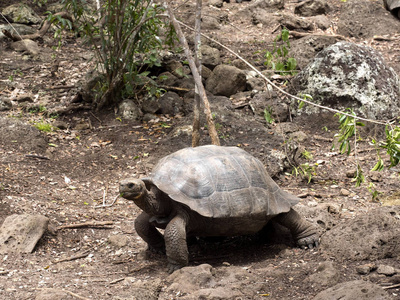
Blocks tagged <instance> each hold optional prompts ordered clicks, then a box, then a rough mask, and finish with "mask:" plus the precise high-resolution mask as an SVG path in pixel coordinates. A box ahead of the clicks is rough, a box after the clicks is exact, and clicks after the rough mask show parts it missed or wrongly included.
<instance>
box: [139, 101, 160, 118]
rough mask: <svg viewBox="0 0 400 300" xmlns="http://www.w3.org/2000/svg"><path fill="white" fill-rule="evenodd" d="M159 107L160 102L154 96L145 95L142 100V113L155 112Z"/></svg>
mask: <svg viewBox="0 0 400 300" xmlns="http://www.w3.org/2000/svg"><path fill="white" fill-rule="evenodd" d="M160 108H161V105H160V102H159V101H158V99H157V98H156V97H147V98H145V99H144V101H143V102H142V111H143V113H145V114H146V113H150V114H155V113H157V112H158V111H159V110H160Z"/></svg>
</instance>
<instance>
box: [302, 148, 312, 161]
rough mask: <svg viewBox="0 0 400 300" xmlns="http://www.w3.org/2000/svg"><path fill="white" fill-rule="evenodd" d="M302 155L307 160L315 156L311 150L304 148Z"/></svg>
mask: <svg viewBox="0 0 400 300" xmlns="http://www.w3.org/2000/svg"><path fill="white" fill-rule="evenodd" d="M301 156H303V157H304V158H305V159H307V160H312V159H313V156H312V154H311V152H309V151H307V150H304V151H303V152H302V153H301Z"/></svg>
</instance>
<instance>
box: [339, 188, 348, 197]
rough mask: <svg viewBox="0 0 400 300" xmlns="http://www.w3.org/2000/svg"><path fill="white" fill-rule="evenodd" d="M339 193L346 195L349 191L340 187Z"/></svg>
mask: <svg viewBox="0 0 400 300" xmlns="http://www.w3.org/2000/svg"><path fill="white" fill-rule="evenodd" d="M340 194H341V195H342V196H348V195H350V191H349V190H346V189H340Z"/></svg>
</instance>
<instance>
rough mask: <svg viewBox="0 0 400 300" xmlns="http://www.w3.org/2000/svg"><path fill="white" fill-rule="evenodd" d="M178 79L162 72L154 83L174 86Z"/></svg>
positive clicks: (169, 73)
mask: <svg viewBox="0 0 400 300" xmlns="http://www.w3.org/2000/svg"><path fill="white" fill-rule="evenodd" d="M178 81H179V78H178V77H176V76H175V75H174V74H172V73H171V72H163V73H161V74H160V75H158V77H157V80H156V82H157V83H158V84H160V85H166V86H176V85H177V82H178Z"/></svg>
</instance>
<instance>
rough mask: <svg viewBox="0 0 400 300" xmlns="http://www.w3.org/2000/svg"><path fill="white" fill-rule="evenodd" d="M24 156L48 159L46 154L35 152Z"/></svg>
mask: <svg viewBox="0 0 400 300" xmlns="http://www.w3.org/2000/svg"><path fill="white" fill-rule="evenodd" d="M25 157H28V158H39V159H46V160H50V158H48V157H47V156H42V155H36V154H25Z"/></svg>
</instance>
